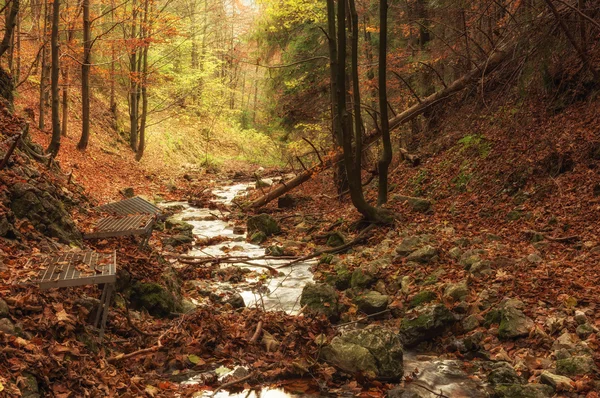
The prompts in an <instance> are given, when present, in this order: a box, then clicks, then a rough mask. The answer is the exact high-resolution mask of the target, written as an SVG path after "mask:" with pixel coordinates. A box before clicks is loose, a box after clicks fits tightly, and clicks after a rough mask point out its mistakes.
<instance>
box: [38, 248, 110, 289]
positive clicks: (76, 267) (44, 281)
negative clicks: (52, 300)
mask: <svg viewBox="0 0 600 398" xmlns="http://www.w3.org/2000/svg"><path fill="white" fill-rule="evenodd" d="M31 261H33V260H30V262H31ZM39 267H40V268H43V270H42V271H41V272H40V275H39V280H38V283H39V285H40V289H42V290H46V289H50V288H53V287H70V286H82V285H97V284H101V283H115V282H116V280H117V276H116V268H117V256H116V254H115V253H114V252H113V253H108V254H106V253H97V252H93V251H85V252H68V253H59V254H56V255H53V256H49V257H45V258H42V259H41V261H40V263H39Z"/></svg>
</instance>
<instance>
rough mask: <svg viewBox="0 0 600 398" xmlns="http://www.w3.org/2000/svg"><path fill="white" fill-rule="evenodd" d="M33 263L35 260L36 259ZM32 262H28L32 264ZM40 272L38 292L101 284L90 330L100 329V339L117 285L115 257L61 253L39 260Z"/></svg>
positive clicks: (94, 253)
mask: <svg viewBox="0 0 600 398" xmlns="http://www.w3.org/2000/svg"><path fill="white" fill-rule="evenodd" d="M36 260H37V259H36ZM36 260H34V259H31V260H29V262H32V261H36ZM39 260H40V262H39V263H38V264H37V265H38V266H39V268H42V271H40V273H39V279H38V281H37V283H39V285H40V289H41V290H47V289H50V288H61V287H73V286H83V285H100V284H104V288H103V289H102V296H101V297H100V307H99V308H98V312H96V320H95V322H94V327H96V328H97V327H98V326H100V338H101V339H102V337H103V336H104V328H105V326H106V318H107V316H108V308H109V307H110V299H111V295H112V293H113V290H114V286H115V282H116V281H117V255H116V253H115V252H112V253H98V252H94V251H81V252H63V253H57V254H55V255H52V256H46V257H42V258H39Z"/></svg>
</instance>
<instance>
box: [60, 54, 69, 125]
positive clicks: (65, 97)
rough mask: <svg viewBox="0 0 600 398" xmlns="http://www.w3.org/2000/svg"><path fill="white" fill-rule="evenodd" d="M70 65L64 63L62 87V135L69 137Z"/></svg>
mask: <svg viewBox="0 0 600 398" xmlns="http://www.w3.org/2000/svg"><path fill="white" fill-rule="evenodd" d="M68 117H69V67H68V65H63V88H62V126H61V127H62V131H61V135H62V136H63V137H67V136H68V134H69V130H68V129H69V127H68V126H69V123H67V120H68Z"/></svg>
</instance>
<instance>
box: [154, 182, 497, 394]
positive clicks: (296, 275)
mask: <svg viewBox="0 0 600 398" xmlns="http://www.w3.org/2000/svg"><path fill="white" fill-rule="evenodd" d="M249 185H250V184H236V185H231V186H227V187H224V188H221V189H217V190H215V191H213V193H214V194H215V195H216V197H217V198H216V199H215V202H220V203H224V204H231V201H232V200H233V199H234V198H235V197H236V196H238V195H243V194H245V192H246V190H247V187H248V186H249ZM171 206H182V207H183V210H182V211H181V212H179V213H178V214H177V215H176V216H175V217H176V218H177V219H180V220H184V221H186V222H187V223H189V224H191V225H193V226H194V229H193V231H192V232H193V234H194V235H195V236H197V237H199V238H202V239H206V238H212V237H216V236H223V237H226V238H228V239H229V240H228V241H226V242H221V243H218V244H215V245H212V246H207V247H203V248H201V249H200V248H192V250H190V251H189V252H188V254H189V255H193V256H225V255H229V256H235V255H243V256H248V257H260V256H263V255H264V254H265V249H264V248H262V247H260V246H258V245H255V244H252V243H248V242H246V241H245V238H246V235H238V234H234V231H233V225H231V224H230V223H228V222H226V221H223V220H221V219H214V217H211V216H215V215H217V216H219V215H221V214H220V213H219V211H218V210H209V209H206V208H197V207H192V206H190V205H188V203H187V202H169V203H165V204H164V207H171ZM255 261H257V262H258V263H259V264H260V263H262V264H266V265H270V266H272V267H277V265H280V264H282V263H283V262H282V261H278V260H255ZM311 265H312V263H310V262H308V263H299V264H295V265H294V266H293V267H290V268H285V269H283V271H284V272H283V273H282V274H280V275H279V276H275V277H272V278H270V279H268V281H267V282H266V287H267V290H266V292H264V293H262V294H259V293H256V292H254V291H253V289H251V286H252V284H253V282H256V281H257V279H256V278H249V279H248V280H247V281H246V282H247V284H244V283H242V284H237V285H235V286H234V285H232V284H229V283H215V282H206V281H198V283H207V284H211V285H212V286H211V287H212V288H216V289H221V290H229V291H235V292H237V293H239V294H240V295H241V296H242V297H243V299H244V303H245V304H246V306H248V307H249V306H255V305H258V306H260V307H261V308H263V306H264V309H265V310H267V311H285V312H287V313H288V314H291V315H294V314H296V313H297V312H298V311H299V310H300V295H301V293H302V288H303V287H304V285H306V283H308V282H310V281H312V280H313V276H312V273H311V272H310V267H311ZM233 266H239V267H247V268H249V269H251V270H254V271H257V272H263V271H265V270H264V268H260V267H253V266H252V265H248V264H235V265H233ZM404 369H405V373H406V375H411V377H412V378H413V380H414V381H415V383H411V384H409V385H408V391H407V394H406V395H402V396H405V397H417V398H428V397H439V396H440V395H438V393H440V392H441V393H443V394H444V395H445V396H448V397H452V398H479V397H487V396H488V394H487V393H486V392H485V387H484V386H483V384H482V383H481V382H478V381H477V380H476V379H473V378H472V377H470V375H468V374H467V373H465V371H463V370H462V367H461V363H460V362H459V361H456V360H448V359H441V358H438V357H435V356H423V355H416V354H415V353H411V352H406V353H405V358H404ZM415 370H418V372H417V373H416V375H415V373H414V371H415ZM227 375H228V373H227V374H224V375H223V376H222V377H225V376H227ZM184 383H185V384H196V383H197V382H196V381H195V380H194V379H193V378H192V379H190V380H188V381H186V382H184ZM417 384H420V386H418V385H417ZM423 386H424V387H423ZM429 390H431V392H430V391H429ZM432 391H435V393H433V392H432ZM411 392H412V393H411ZM202 396H203V397H204V396H206V397H211V396H213V395H212V393H211V392H206V393H205V394H204V395H202ZM324 396H328V395H306V394H292V393H288V392H285V391H284V390H282V389H278V388H263V389H262V390H259V391H247V390H246V391H243V392H241V393H229V392H227V391H219V392H217V394H216V395H214V397H215V398H290V397H324Z"/></svg>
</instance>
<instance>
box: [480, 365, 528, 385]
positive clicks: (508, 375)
mask: <svg viewBox="0 0 600 398" xmlns="http://www.w3.org/2000/svg"><path fill="white" fill-rule="evenodd" d="M492 368H493V369H492V371H491V372H490V373H489V374H488V382H489V383H490V384H491V385H492V386H496V385H502V384H504V385H509V384H521V383H522V382H523V379H522V378H521V376H519V374H518V373H517V372H516V371H515V370H514V369H513V367H512V366H510V364H508V363H507V362H497V363H495V364H493V365H492Z"/></svg>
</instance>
